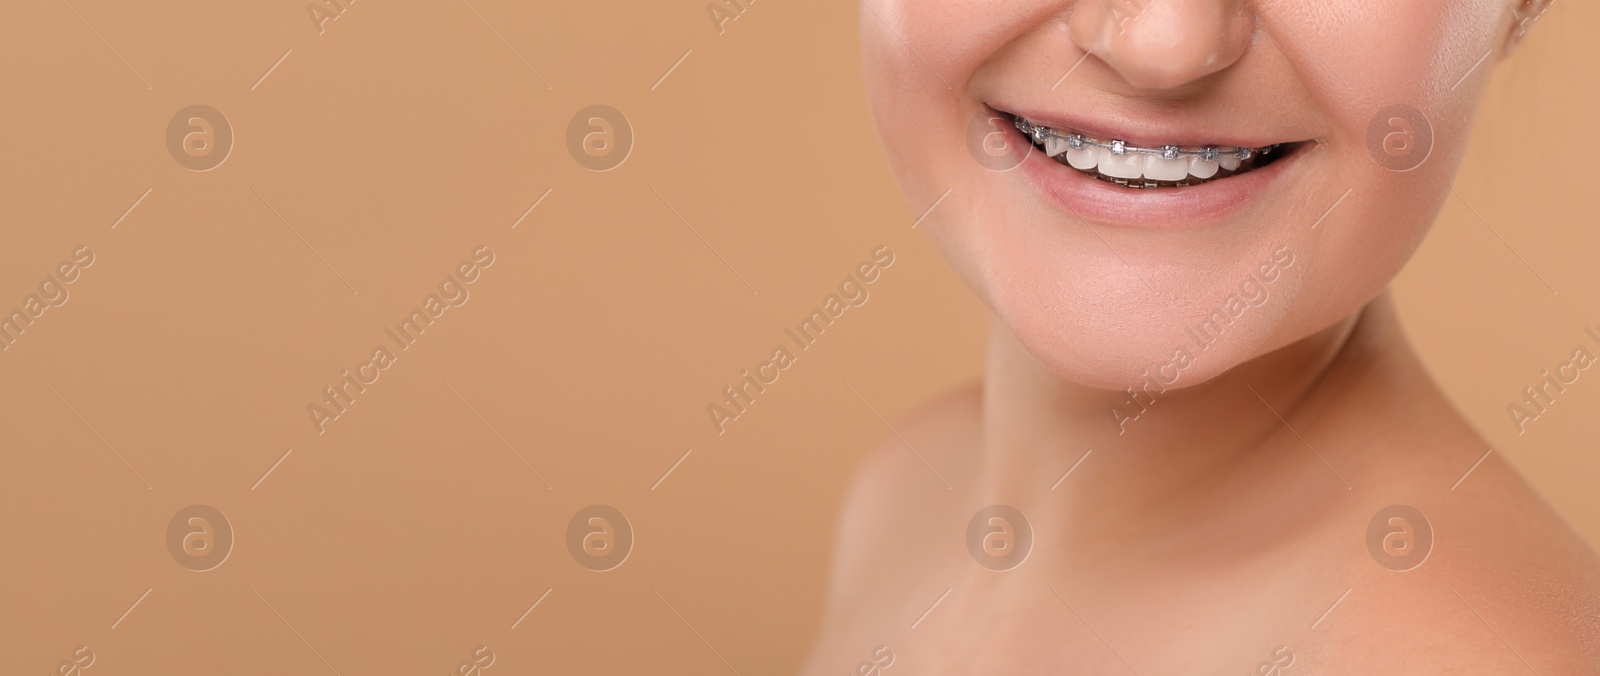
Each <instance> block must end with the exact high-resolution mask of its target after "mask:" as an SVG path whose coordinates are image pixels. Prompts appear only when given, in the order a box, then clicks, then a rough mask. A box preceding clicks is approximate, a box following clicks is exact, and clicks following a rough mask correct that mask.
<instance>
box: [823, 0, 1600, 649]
mask: <svg viewBox="0 0 1600 676" xmlns="http://www.w3.org/2000/svg"><path fill="white" fill-rule="evenodd" d="M1545 9H1546V6H1545V4H1544V0H1437V1H1435V2H1401V3H1380V2H1372V1H1371V0H1324V1H1322V2H1316V3H1306V2H1299V1H1291V0H1033V1H1029V2H1012V3H1000V2H972V1H970V0H920V1H919V2H910V1H909V0H867V1H864V2H863V3H862V10H861V22H862V41H863V48H864V56H865V63H866V71H867V82H868V89H869V96H870V99H871V103H872V107H873V111H874V113H875V115H876V119H877V123H878V129H879V131H880V133H881V135H882V136H883V140H884V145H885V147H886V149H887V150H888V154H889V157H890V160H891V164H892V166H893V168H894V170H895V172H896V174H897V176H898V179H899V181H900V184H901V186H902V189H903V191H904V193H905V195H906V197H907V199H908V201H909V202H910V204H911V205H912V207H913V210H914V211H916V212H918V213H922V212H924V211H927V215H926V216H925V217H924V219H923V220H922V221H921V225H920V227H921V228H923V229H925V230H926V231H927V232H928V235H929V236H930V237H932V238H933V240H934V242H935V243H936V245H937V246H938V247H939V249H940V250H941V251H942V252H943V254H944V256H945V257H946V258H947V259H948V260H949V262H950V263H951V265H953V266H954V268H955V269H956V271H957V272H958V273H959V274H960V275H961V276H962V277H963V278H964V279H965V280H966V282H967V283H968V284H969V285H970V286H971V288H972V289H973V290H974V291H976V292H977V293H978V295H979V296H980V297H981V298H982V300H983V301H984V302H985V303H986V304H987V305H988V306H989V307H990V308H991V309H992V311H993V315H994V317H995V319H994V322H993V330H992V339H991V346H990V349H989V355H988V366H987V376H986V378H985V380H984V382H983V383H982V385H981V386H975V387H973V388H971V389H970V390H968V391H962V392H957V393H954V394H951V395H949V396H946V397H944V398H942V399H941V400H939V401H937V402H936V403H934V404H932V405H930V406H928V407H927V408H926V409H925V410H923V411H922V412H920V413H918V414H917V415H915V416H913V418H912V419H911V420H909V421H906V422H903V423H900V424H897V425H896V426H895V427H896V434H895V435H891V436H890V437H889V438H888V439H887V440H885V441H884V442H883V443H882V444H880V446H879V447H878V448H876V449H875V450H873V451H872V453H871V454H870V455H869V457H868V459H867V461H866V463H865V465H864V467H863V469H862V470H861V472H860V474H859V476H858V477H857V478H856V480H855V483H854V486H853V488H852V489H851V491H850V494H849V496H848V498H847V502H846V504H845V507H844V511H843V516H842V525H841V529H840V535H839V538H838V547H837V553H836V557H835V565H834V574H833V583H832V590H831V594H830V603H829V610H828V613H827V616H826V620H825V622H824V625H823V627H822V629H821V633H820V634H819V639H818V644H817V646H816V648H815V650H814V652H813V654H812V657H811V660H810V663H809V665H808V667H807V670H806V673H811V674H838V673H850V674H878V673H885V672H886V673H890V674H893V673H907V674H919V675H921V674H1040V673H1052V674H1053V673H1093V674H1101V673H1108V674H1114V673H1138V674H1145V675H1147V676H1148V675H1150V674H1175V673H1234V674H1245V673H1249V674H1278V673H1295V672H1297V671H1298V672H1305V673H1354V674H1388V673H1407V674H1411V673H1522V672H1526V671H1534V672H1537V673H1541V674H1577V673H1600V565H1597V560H1596V557H1595V555H1594V553H1593V552H1592V551H1591V550H1590V549H1589V548H1588V547H1587V546H1586V545H1585V544H1584V543H1583V542H1582V541H1581V540H1579V538H1578V537H1577V536H1576V535H1575V534H1574V533H1572V532H1571V531H1570V529H1568V528H1567V526H1566V525H1564V524H1563V523H1562V522H1561V520H1560V518H1559V517H1557V516H1556V515H1555V514H1553V513H1552V512H1551V511H1550V510H1549V509H1548V508H1547V507H1546V506H1545V505H1544V504H1543V503H1542V502H1541V501H1540V499H1539V497H1538V496H1537V495H1536V494H1535V493H1534V492H1533V491H1532V490H1531V489H1530V488H1529V487H1528V486H1527V485H1526V484H1525V483H1524V482H1523V481H1522V480H1521V479H1520V478H1518V477H1517V476H1516V474H1515V473H1514V472H1513V470H1512V469H1511V468H1510V467H1509V466H1508V465H1506V464H1505V463H1504V462H1502V461H1501V460H1500V458H1499V457H1498V456H1496V455H1494V454H1491V453H1488V444H1487V443H1486V442H1485V441H1484V440H1483V439H1482V438H1480V437H1479V436H1478V435H1477V434H1475V433H1474V432H1473V430H1472V429H1471V428H1470V427H1469V426H1468V425H1467V424H1466V423H1465V422H1464V421H1463V419H1462V418H1461V416H1460V415H1459V414H1458V413H1457V412H1456V411H1454V410H1453V409H1452V408H1451V406H1450V404H1449V403H1448V402H1447V401H1446V400H1445V398H1444V397H1443V396H1442V395H1441V393H1440V391H1439V390H1438V388H1437V387H1436V386H1435V385H1434V384H1433V383H1432V382H1431V381H1430V380H1429V378H1428V376H1427V374H1426V373H1425V372H1424V371H1423V369H1422V368H1421V366H1420V365H1419V363H1418V361H1417V359H1416V357H1415V356H1414V355H1413V354H1412V352H1411V350H1410V348H1409V347H1408V346H1407V344H1406V341H1405V338H1404V336H1403V335H1402V334H1401V332H1400V330H1399V327H1398V325H1397V323H1396V319H1395V315H1394V311H1393V308H1392V304H1391V303H1390V301H1389V299H1388V297H1387V295H1386V293H1385V286H1386V285H1387V284H1388V282H1389V280H1390V279H1391V278H1392V277H1393V276H1394V275H1395V274H1396V272H1397V271H1398V270H1399V269H1400V267H1401V266H1402V265H1403V264H1404V263H1405V262H1406V260H1407V258H1408V257H1409V256H1410V255H1411V253H1412V252H1413V251H1414V250H1415V248H1416V247H1417V246H1418V244H1419V243H1420V242H1421V240H1422V238H1423V236H1424V235H1425V234H1426V233H1427V231H1428V228H1429V226H1430V225H1431V223H1432V221H1433V219H1434V217H1435V216H1436V215H1437V214H1438V212H1439V210H1440V209H1441V207H1442V206H1443V204H1444V202H1445V201H1446V200H1447V199H1460V197H1459V196H1457V195H1454V194H1453V192H1452V190H1451V182H1452V179H1453V176H1454V174H1455V171H1456V168H1457V165H1458V163H1459V161H1460V159H1461V156H1462V153H1463V150H1464V147H1465V145H1466V141H1467V138H1468V133H1469V130H1470V125H1471V120H1472V118H1473V114H1474V110H1475V108H1476V106H1477V104H1478V101H1479V98H1480V95H1481V93H1482V91H1483V87H1484V85H1485V82H1486V78H1487V74H1488V72H1489V71H1490V70H1491V69H1492V67H1493V65H1494V63H1495V62H1496V61H1497V60H1500V59H1503V58H1506V57H1508V56H1509V55H1510V54H1511V53H1512V52H1513V50H1514V49H1515V48H1516V46H1517V44H1518V43H1519V41H1520V40H1521V39H1522V38H1523V37H1524V35H1525V34H1526V33H1527V31H1528V30H1529V29H1530V28H1532V26H1533V24H1534V22H1535V21H1536V20H1537V19H1538V18H1539V16H1540V15H1541V14H1542V13H1543V11H1544V10H1545ZM930 205H932V208H931V210H930Z"/></svg>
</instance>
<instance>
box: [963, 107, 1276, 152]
mask: <svg viewBox="0 0 1600 676" xmlns="http://www.w3.org/2000/svg"><path fill="white" fill-rule="evenodd" d="M989 107H990V108H991V109H992V110H994V111H996V112H999V113H1002V114H1009V115H1015V116H1017V117H1021V118H1024V119H1026V120H1028V121H1029V122H1031V123H1033V124H1036V125H1041V126H1045V127H1050V128H1051V129H1055V130H1058V131H1072V132H1077V133H1079V134H1083V135H1084V136H1088V137H1090V138H1093V139H1096V140H1100V141H1123V142H1126V143H1127V144H1129V145H1132V146H1137V147H1141V148H1160V147H1162V146H1165V145H1176V146H1183V147H1191V146H1194V147H1202V146H1217V147H1228V146H1232V147H1238V148H1262V147H1265V146H1270V145H1276V144H1280V143H1293V142H1297V141H1304V140H1307V139H1304V138H1287V137H1283V136H1277V137H1274V136H1271V135H1269V134H1270V132H1260V131H1254V132H1248V131H1237V130H1220V129H1207V128H1204V127H1202V126H1200V125H1198V124H1196V123H1195V122H1193V121H1184V120H1169V121H1156V120H1152V119H1148V118H1138V117H1133V116H1122V115H1118V116H1117V118H1118V119H1117V120H1116V121H1115V122H1114V123H1113V122H1110V121H1108V120H1105V119H1100V116H1095V117H1093V118H1091V117H1090V116H1084V115H1067V114H1062V113H1055V112H1044V111H1039V110H1032V109H1027V108H1020V107H1006V106H1002V105H996V104H989ZM1113 125H1115V126H1113Z"/></svg>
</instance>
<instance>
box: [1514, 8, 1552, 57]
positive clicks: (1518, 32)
mask: <svg viewBox="0 0 1600 676" xmlns="http://www.w3.org/2000/svg"><path fill="white" fill-rule="evenodd" d="M1511 1H1512V3H1513V6H1512V8H1511V25H1510V26H1509V27H1508V28H1507V29H1506V36H1505V51H1504V52H1502V53H1503V54H1504V55H1505V56H1507V57H1509V56H1511V54H1512V53H1513V52H1515V51H1516V50H1517V46H1519V45H1521V44H1522V39H1523V38H1525V37H1527V36H1528V31H1530V30H1532V29H1533V25H1534V24H1536V23H1538V22H1539V19H1542V18H1544V13H1545V12H1547V11H1550V6H1551V5H1554V4H1556V0H1511Z"/></svg>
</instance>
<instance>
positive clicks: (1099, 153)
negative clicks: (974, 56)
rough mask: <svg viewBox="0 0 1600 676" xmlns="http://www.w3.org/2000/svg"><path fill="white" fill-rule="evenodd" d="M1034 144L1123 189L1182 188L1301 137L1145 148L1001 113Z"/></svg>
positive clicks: (1248, 167)
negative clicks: (1246, 144)
mask: <svg viewBox="0 0 1600 676" xmlns="http://www.w3.org/2000/svg"><path fill="white" fill-rule="evenodd" d="M1003 114H1005V115H1008V116H1010V117H1011V120H1012V123H1013V124H1015V125H1016V127H1017V129H1018V130H1020V131H1021V132H1022V135H1023V136H1026V137H1027V138H1028V140H1029V141H1030V142H1032V143H1033V145H1034V147H1036V148H1038V149H1039V150H1041V151H1043V152H1044V153H1045V155H1047V156H1049V157H1050V158H1051V159H1054V160H1055V161H1057V162H1060V163H1061V164H1064V165H1066V166H1068V167H1071V168H1073V169H1075V170H1077V171H1078V172H1079V173H1082V174H1085V175H1088V176H1091V177H1094V178H1098V179H1100V180H1102V181H1105V182H1107V183H1115V184H1117V185H1120V186H1124V187H1127V188H1138V189H1149V188H1184V187H1189V186H1196V185H1200V184H1203V183H1210V182H1213V181H1220V180H1223V179H1226V178H1230V177H1233V176H1238V175H1239V174H1243V173H1248V172H1250V171H1254V170H1256V169H1260V168H1261V167H1264V166H1267V165H1269V164H1272V163H1273V162H1276V161H1278V160H1279V159H1282V158H1283V157H1285V156H1287V155H1289V154H1290V153H1292V152H1294V151H1295V150H1298V149H1299V148H1300V147H1301V146H1303V145H1305V142H1304V141H1297V142H1291V143H1275V144H1273V145H1269V146H1262V147H1259V148H1241V147H1235V146H1214V145H1208V146H1179V145H1164V146H1160V147H1155V148H1145V147H1137V146H1133V145H1130V144H1128V143H1126V142H1124V141H1121V140H1117V139H1107V140H1101V139H1096V138H1092V137H1089V136H1087V135H1084V134H1080V133H1078V132H1075V131H1072V130H1069V129H1056V128H1052V127H1046V126H1043V125H1039V124H1035V123H1033V122H1031V121H1029V120H1028V119H1027V118H1024V117H1022V116H1019V115H1012V114H1010V113H1003Z"/></svg>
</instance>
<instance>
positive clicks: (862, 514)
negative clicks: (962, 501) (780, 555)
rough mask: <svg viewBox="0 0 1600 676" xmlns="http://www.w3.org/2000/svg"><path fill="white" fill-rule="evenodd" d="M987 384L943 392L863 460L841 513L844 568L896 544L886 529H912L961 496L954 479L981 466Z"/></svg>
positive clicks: (894, 425) (893, 426) (895, 424)
mask: <svg viewBox="0 0 1600 676" xmlns="http://www.w3.org/2000/svg"><path fill="white" fill-rule="evenodd" d="M981 415H982V391H981V384H978V383H970V384H965V386H960V388H955V389H950V391H946V392H942V394H939V396H936V397H933V399H930V400H928V402H926V404H922V405H918V407H917V408H915V410H912V412H910V413H907V415H904V416H902V418H899V420H890V429H888V431H886V433H885V434H883V436H882V437H880V439H878V441H877V442H875V444H872V447H869V449H867V452H866V455H862V458H861V463H859V465H858V466H856V471H854V477H853V479H851V484H850V489H848V492H846V493H845V501H843V506H842V509H840V533H838V543H837V545H838V556H837V559H835V569H837V567H838V564H842V562H848V561H850V559H861V557H864V556H872V554H874V551H872V549H875V548H880V546H886V545H890V543H886V541H885V540H886V538H885V537H883V532H882V530H883V529H888V527H894V529H906V527H907V525H912V529H914V524H915V522H917V521H922V519H920V517H926V516H928V509H930V506H936V505H946V503H950V501H952V497H954V492H955V489H954V485H957V484H962V482H960V481H955V477H960V476H965V474H966V473H970V471H971V468H973V466H976V465H978V463H979V461H981V458H979V421H981Z"/></svg>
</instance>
